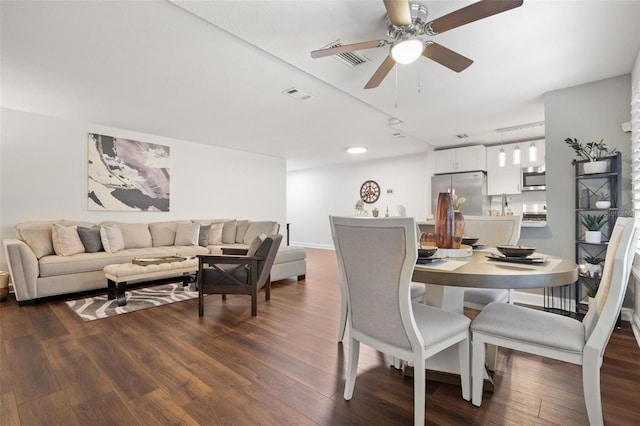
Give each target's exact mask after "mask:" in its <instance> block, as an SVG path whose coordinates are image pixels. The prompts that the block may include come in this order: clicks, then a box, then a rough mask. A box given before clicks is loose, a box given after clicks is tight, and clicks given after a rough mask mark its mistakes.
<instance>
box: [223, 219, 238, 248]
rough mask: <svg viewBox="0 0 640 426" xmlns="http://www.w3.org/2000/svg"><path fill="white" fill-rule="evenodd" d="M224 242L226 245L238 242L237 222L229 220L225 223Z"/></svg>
mask: <svg viewBox="0 0 640 426" xmlns="http://www.w3.org/2000/svg"><path fill="white" fill-rule="evenodd" d="M222 242H223V243H224V244H233V243H235V242H236V220H235V219H233V220H228V221H226V222H224V227H223V228H222Z"/></svg>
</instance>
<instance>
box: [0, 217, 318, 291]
mask: <svg viewBox="0 0 640 426" xmlns="http://www.w3.org/2000/svg"><path fill="white" fill-rule="evenodd" d="M278 230H279V225H278V223H277V222H273V221H248V220H235V219H232V220H230V219H212V220H183V221H164V222H152V223H127V222H102V223H91V222H81V221H75V222H74V221H67V220H60V221H47V222H26V223H21V224H18V225H17V226H16V227H15V231H16V234H17V235H16V238H10V239H7V240H4V242H3V243H4V249H5V256H6V259H7V263H8V266H9V272H10V274H11V277H12V282H13V288H14V292H15V295H16V299H17V300H18V301H19V302H21V304H24V303H26V302H29V301H35V300H36V299H39V298H43V297H49V296H56V295H62V294H67V293H75V292H80V291H86V290H94V289H101V288H105V289H106V280H105V276H104V272H103V268H104V267H105V266H107V265H110V264H114V263H126V262H130V261H131V260H132V259H133V258H135V257H157V256H171V255H176V254H179V255H181V256H194V255H198V254H208V253H214V254H219V253H221V252H222V248H223V247H230V248H248V247H249V246H250V244H251V242H252V241H253V240H254V239H255V238H256V237H257V236H259V235H261V234H265V235H272V234H277V233H278ZM280 252H282V253H280ZM280 252H279V253H278V256H277V257H276V261H275V262H274V266H273V268H272V275H271V277H272V278H271V279H272V281H277V280H280V279H283V278H287V277H289V276H294V275H295V276H298V277H299V278H303V277H304V275H305V274H306V259H305V257H306V256H305V254H304V249H301V248H294V247H288V246H284V247H282V248H281V250H280Z"/></svg>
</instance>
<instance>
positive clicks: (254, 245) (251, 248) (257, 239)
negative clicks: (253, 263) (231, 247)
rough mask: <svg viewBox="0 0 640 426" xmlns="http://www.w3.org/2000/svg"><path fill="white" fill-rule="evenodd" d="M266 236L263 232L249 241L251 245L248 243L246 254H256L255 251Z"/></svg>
mask: <svg viewBox="0 0 640 426" xmlns="http://www.w3.org/2000/svg"><path fill="white" fill-rule="evenodd" d="M266 238H267V236H266V235H265V234H260V235H258V236H257V237H255V238H254V239H253V241H251V245H249V251H247V256H253V255H255V254H256V251H258V249H259V248H260V246H261V245H262V243H263V242H264V240H265V239H266Z"/></svg>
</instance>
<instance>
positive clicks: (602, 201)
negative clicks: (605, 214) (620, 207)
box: [596, 191, 611, 209]
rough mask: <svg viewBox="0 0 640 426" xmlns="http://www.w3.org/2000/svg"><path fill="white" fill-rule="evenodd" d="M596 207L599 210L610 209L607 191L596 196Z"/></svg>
mask: <svg viewBox="0 0 640 426" xmlns="http://www.w3.org/2000/svg"><path fill="white" fill-rule="evenodd" d="M596 207H597V208H599V209H608V208H609V207H611V201H609V193H608V192H607V191H602V192H601V193H599V194H598V201H596Z"/></svg>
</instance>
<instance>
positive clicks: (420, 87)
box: [418, 63, 422, 93]
mask: <svg viewBox="0 0 640 426" xmlns="http://www.w3.org/2000/svg"><path fill="white" fill-rule="evenodd" d="M420 68H422V65H420V63H419V64H418V93H422V80H421V78H420V77H421V74H422V73H421V72H420V71H421V69H420Z"/></svg>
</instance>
